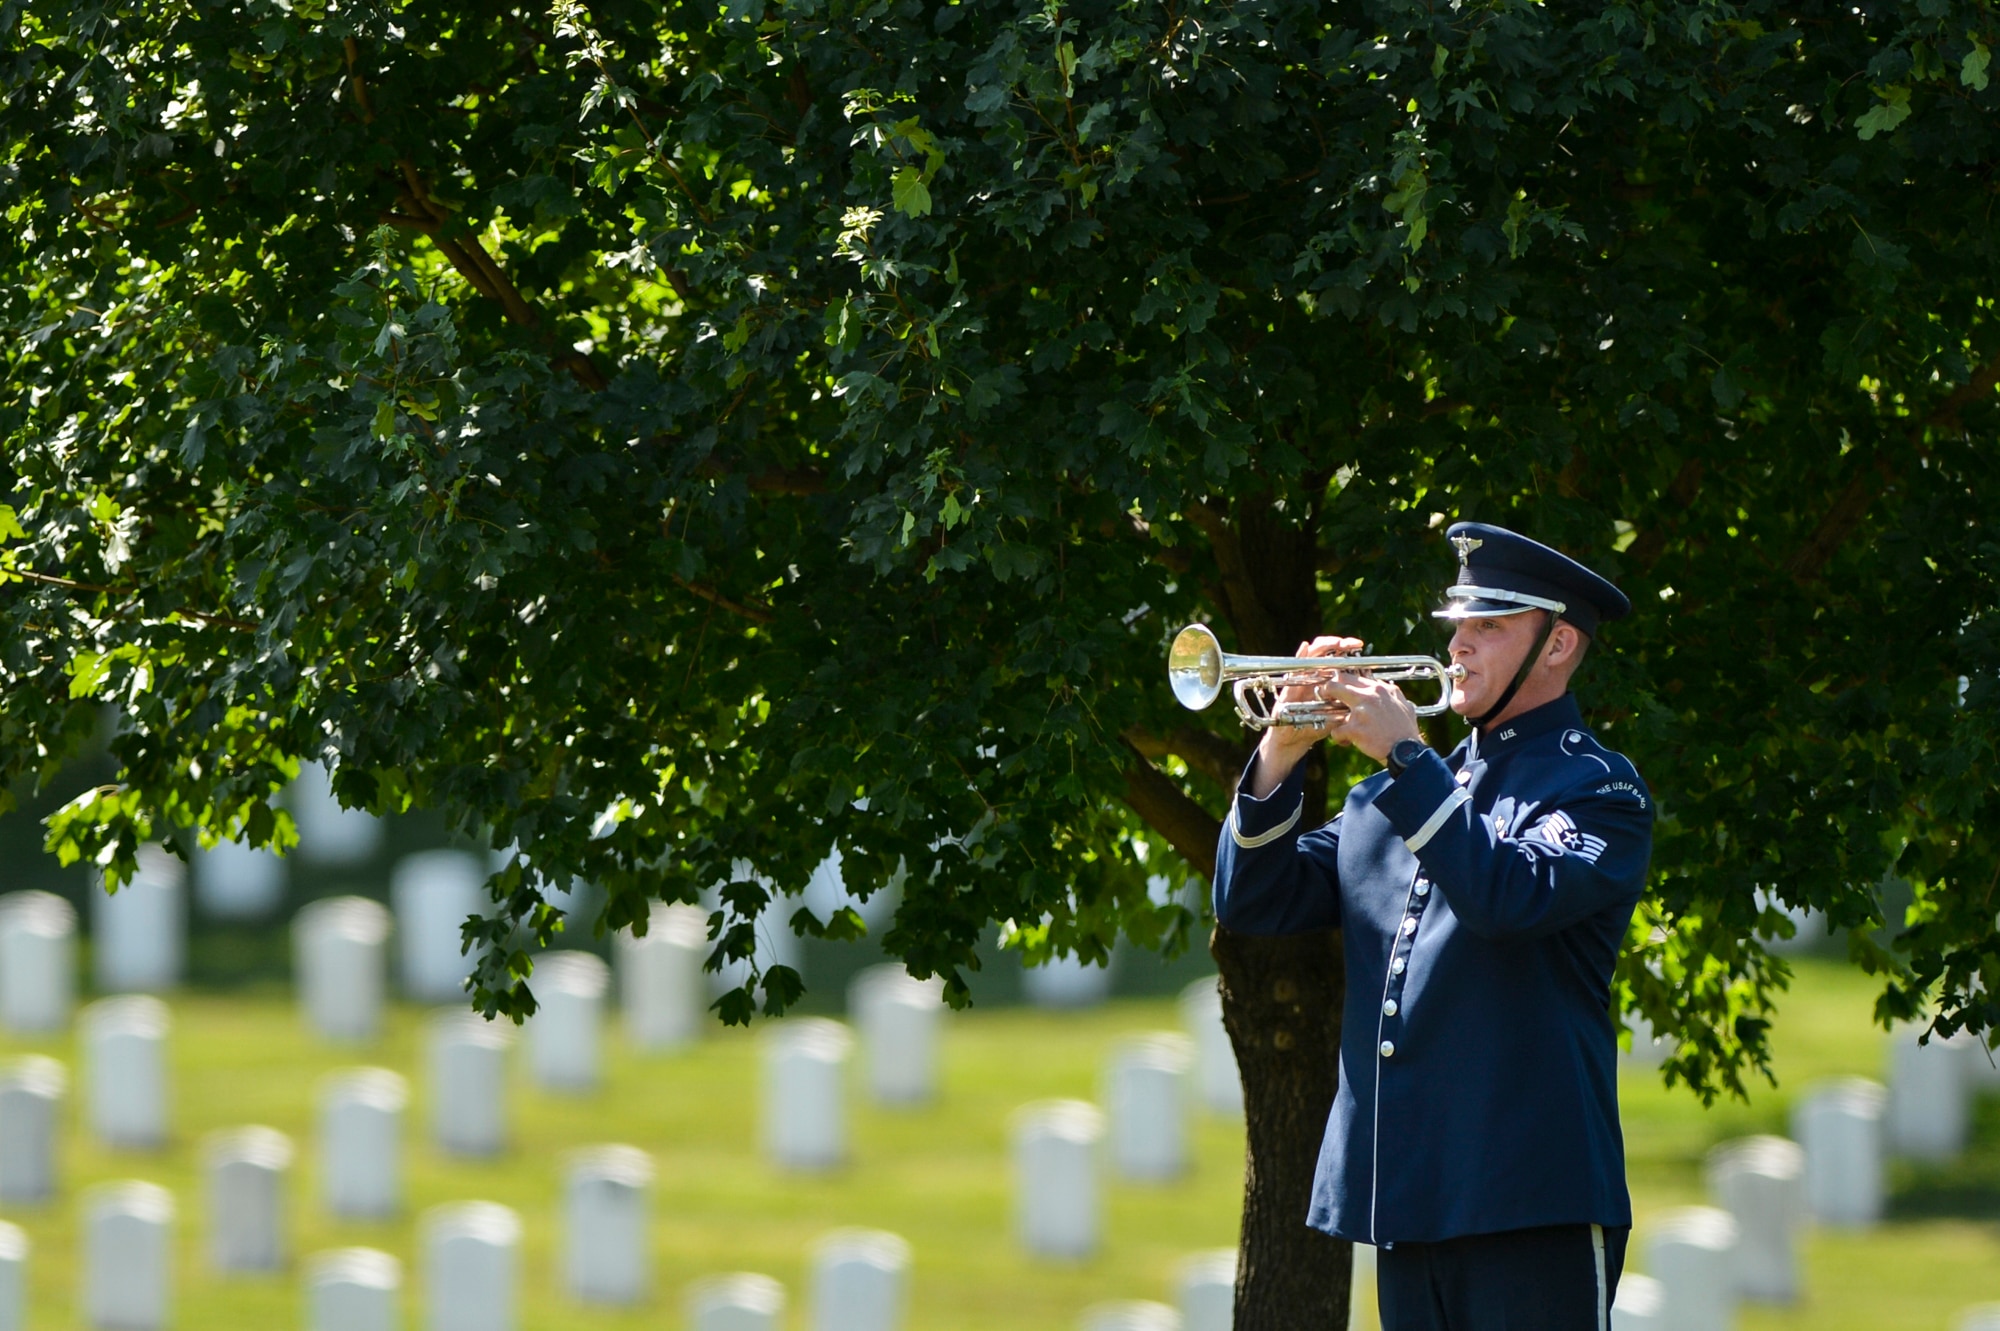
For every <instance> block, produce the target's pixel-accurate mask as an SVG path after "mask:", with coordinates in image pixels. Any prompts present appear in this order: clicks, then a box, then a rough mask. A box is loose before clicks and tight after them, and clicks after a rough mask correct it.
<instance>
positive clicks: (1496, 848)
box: [1215, 522, 1653, 1331]
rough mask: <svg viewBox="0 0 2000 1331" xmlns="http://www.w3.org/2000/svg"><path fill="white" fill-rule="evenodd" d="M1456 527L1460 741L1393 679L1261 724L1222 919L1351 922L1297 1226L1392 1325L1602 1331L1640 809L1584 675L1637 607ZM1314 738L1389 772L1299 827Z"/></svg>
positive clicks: (1619, 1178) (1344, 679)
mask: <svg viewBox="0 0 2000 1331" xmlns="http://www.w3.org/2000/svg"><path fill="white" fill-rule="evenodd" d="M1446 534H1447V537H1448V538H1449V539H1450V541H1451V543H1452V545H1453V546H1454V547H1455V548H1456V550H1457V552H1458V556H1459V570H1458V577H1457V579H1456V580H1455V581H1454V583H1453V585H1452V586H1451V587H1450V588H1449V589H1447V591H1446V592H1445V604H1444V608H1443V609H1441V610H1439V611H1437V615H1438V617H1440V618H1443V619H1448V620H1452V621H1455V624H1456V628H1455V631H1454V633H1453V635H1452V639H1451V648H1450V655H1451V661H1452V663H1453V664H1454V665H1457V666H1462V667H1463V668H1464V674H1463V675H1462V676H1461V677H1460V678H1459V679H1458V680H1457V681H1456V683H1455V684H1454V686H1453V689H1452V695H1451V710H1453V711H1455V712H1457V713H1458V714H1459V715H1461V716H1463V717H1465V718H1467V719H1468V720H1469V721H1470V722H1471V723H1472V726H1473V730H1472V733H1471V734H1470V735H1469V736H1467V737H1466V739H1465V741H1464V742H1463V743H1461V744H1460V745H1459V746H1458V747H1457V748H1456V749H1454V750H1453V751H1452V753H1451V754H1450V755H1449V756H1448V757H1441V756H1439V755H1438V754H1437V753H1435V752H1434V751H1432V750H1431V749H1430V748H1428V747H1426V746H1425V744H1424V743H1423V741H1422V739H1421V738H1420V737H1419V732H1418V728H1417V718H1416V713H1415V710H1414V708H1413V707H1412V706H1411V704H1410V702H1409V701H1408V700H1407V699H1406V698H1405V697H1404V696H1403V694H1402V692H1401V691H1400V690H1399V689H1398V688H1396V686H1395V685H1394V684H1391V683H1386V682H1383V681H1380V680H1376V679H1373V678H1370V677H1368V676H1367V675H1362V674H1356V673H1345V674H1343V673H1340V672H1338V671H1330V672H1329V673H1328V674H1327V676H1326V677H1325V678H1324V680H1323V681H1320V682H1317V683H1312V684H1296V683H1295V684H1294V685H1293V686H1292V687H1291V688H1289V689H1288V690H1287V691H1286V697H1285V700H1286V701H1289V702H1302V701H1304V702H1309V701H1312V700H1313V699H1315V698H1317V699H1318V700H1320V701H1323V702H1326V703H1330V704H1333V706H1332V707H1331V709H1330V715H1328V716H1326V717H1325V718H1324V720H1325V724H1324V725H1323V726H1319V727H1306V726H1273V727H1272V728H1270V729H1268V730H1266V731H1265V732H1264V737H1263V740H1262V741H1261V743H1260V744H1259V745H1258V748H1257V753H1256V755H1255V756H1254V757H1253V758H1252V759H1251V762H1250V765H1249V768H1248V769H1247V770H1246V771H1245V772H1244V775H1243V779H1242V782H1241V784H1240V785H1239V787H1238V790H1237V794H1236V799H1235V804H1234V807H1233V809H1232V810H1231V812H1230V816H1229V818H1228V820H1227V822H1226V823H1225V830H1224V832H1223V836H1222V839H1221V846H1220V853H1219V854H1218V855H1217V857H1216V878H1215V913H1216V918H1217V920H1218V921H1220V922H1221V923H1222V924H1224V925H1226V926H1227V927H1229V928H1230V929H1233V930H1236V931H1237V932H1239V933H1246V934H1284V933H1297V932H1304V931H1308V930H1316V929H1330V928H1338V929H1340V930H1341V931H1342V945H1343V948H1344V950H1345V956H1346V967H1347V1001H1346V1006H1345V1008H1344V1010H1343V1013H1342V1024H1341V1049H1340V1089H1339V1092H1338V1094H1337V1096H1336V1098H1335V1101H1334V1107H1333V1113H1332V1116H1331V1118H1330V1119H1329V1121H1328V1123H1327V1129H1326V1137H1325V1140H1324V1142H1323V1143H1322V1145H1321V1148H1320V1157H1319V1167H1318V1171H1317V1173H1316V1176H1315V1178H1314V1182H1313V1203H1312V1211H1311V1214H1310V1215H1309V1216H1307V1217H1306V1220H1307V1223H1308V1224H1311V1225H1313V1226H1314V1227H1315V1228H1318V1229H1321V1230H1324V1231H1326V1232H1327V1233H1329V1234H1334V1235H1337V1236H1338V1237H1340V1238H1344V1239H1351V1240H1353V1241H1354V1242H1357V1243H1371V1244H1374V1245H1376V1246H1377V1247H1378V1248H1379V1249H1380V1255H1379V1260H1378V1265H1377V1281H1378V1287H1377V1288H1378V1298H1379V1302H1380V1308H1381V1316H1382V1326H1383V1328H1384V1331H1503V1329H1505V1331H1519V1329H1522V1328H1533V1329H1534V1331H1608V1328H1609V1326H1610V1308H1611V1300H1612V1297H1613V1295H1614V1293H1615V1292H1616V1288H1617V1283H1618V1276H1619V1272H1620V1271H1621V1269H1622V1267H1623V1264H1624V1254H1625V1241H1626V1238H1627V1236H1628V1235H1629V1233H1630V1231H1631V1224H1632V1209H1631V1200H1630V1198H1629V1197H1628V1196H1627V1194H1626V1190H1625V1160H1624V1141H1623V1138H1622V1136H1621V1134H1620V1131H1619V1125H1618V1099H1617V1044H1616V1027H1615V1026H1614V1024H1613V1021H1612V1017H1611V1014H1610V1002H1611V994H1610V984H1611V975H1612V968H1613V966H1614V965H1615V963H1616V961H1617V959H1618V950H1619V947H1620V945H1621V943H1622V942H1623V939H1624V936H1625V930H1626V926H1627V925H1628V923H1629V922H1630V920H1631V916H1632V911H1633V907H1634V906H1635V905H1636V904H1637V902H1638V900H1639V896H1640V893H1641V891H1642V890H1643V889H1644V887H1645V881H1646V865H1647V860H1648V858H1649V857H1650V855H1651V852H1652V825H1653V803H1652V797H1651V795H1650V794H1649V792H1648V791H1647V789H1646V785H1645V783H1644V782H1643V781H1641V780H1640V778H1639V774H1638V772H1637V770H1635V769H1634V768H1633V766H1632V764H1631V763H1630V762H1628V761H1626V759H1625V758H1624V757H1623V756H1621V755H1619V754H1616V753H1613V752H1611V751H1610V750H1608V749H1606V748H1605V747H1604V746H1603V745H1601V744H1599V743H1598V742H1597V740H1596V738H1595V737H1594V736H1593V735H1592V734H1591V733H1590V731H1589V729H1588V728H1587V727H1586V726H1585V725H1584V723H1583V719H1582V716H1581V714H1580V713H1579V712H1578V710H1577V706H1576V703H1575V701H1574V700H1573V699H1572V697H1571V696H1570V693H1569V681H1570V677H1571V676H1572V675H1573V674H1574V673H1575V672H1576V669H1577V666H1578V665H1579V664H1580V663H1581V661H1582V660H1583V657H1584V653H1585V651H1586V649H1587V648H1588V647H1589V645H1590V642H1591V640H1592V638H1593V637H1595V635H1596V634H1597V632H1598V627H1599V625H1600V624H1602V623H1604V622H1606V621H1609V620H1614V619H1618V618H1621V617H1622V616H1624V615H1625V614H1627V613H1628V612H1629V611H1630V610H1631V603H1630V602H1629V601H1627V600H1626V598H1625V597H1624V595H1623V594H1622V593H1620V592H1619V591H1618V589H1617V588H1616V587H1614V586H1612V585H1611V584H1610V583H1609V582H1607V581H1606V580H1605V579H1603V578H1601V577H1599V576H1598V575H1597V574H1595V573H1593V572H1591V571H1590V570H1589V569H1587V568H1585V567H1584V566H1583V565H1581V564H1579V563H1577V562H1576V561H1575V560H1572V559H1570V558H1568V557H1567V556H1565V555H1563V554H1561V553H1559V552H1557V551H1555V550H1552V549H1550V548H1549V547H1547V546H1544V545H1541V544H1539V543H1537V542H1535V541H1531V540H1529V539H1527V538H1526V537H1523V536H1519V535H1516V534H1515V533H1513V532H1510V531H1506V530H1504V529H1502V528H1499V527H1493V526H1487V525H1484V524H1480V523H1469V522H1461V523H1458V524H1456V525H1454V526H1453V527H1452V528H1451V529H1450V530H1449V531H1448V532H1447V533H1446ZM1360 650H1361V643H1360V642H1359V641H1357V640H1355V639H1352V638H1334V637H1322V638H1317V639H1315V640H1314V641H1312V642H1311V643H1309V644H1305V645H1302V646H1301V648H1300V653H1301V655H1305V656H1314V657H1331V658H1337V657H1339V656H1342V655H1352V654H1354V653H1357V652H1359V651H1360ZM1322 739H1331V740H1332V741H1334V742H1335V743H1337V744H1347V745H1351V746H1352V747H1354V748H1356V749H1358V750H1360V751H1361V752H1363V753H1365V754H1367V755H1368V756H1369V757H1371V758H1373V759H1375V760H1376V761H1377V762H1380V763H1382V764H1384V770H1383V771H1381V772H1378V773H1376V774H1375V775H1373V776H1370V777H1368V778H1366V779H1365V780H1363V781H1361V782H1359V783H1358V784H1356V785H1355V786H1354V788H1353V789H1352V790H1351V791H1349V792H1348V796H1347V800H1346V804H1345V807H1344V808H1343V809H1342V810H1341V812H1340V813H1339V814H1337V815H1336V816H1335V817H1334V819H1333V821H1332V822H1330V823H1328V824H1326V825H1325V826H1324V827H1319V828H1315V829H1313V830H1311V831H1306V832H1301V831H1300V829H1299V827H1298V823H1299V818H1300V815H1301V813H1302V812H1303V809H1304V793H1303V791H1304V775H1303V766H1304V764H1303V761H1302V760H1303V759H1304V757H1305V755H1306V752H1307V750H1309V749H1310V748H1311V747H1312V746H1313V745H1314V744H1316V743H1318V742H1319V741H1320V740H1322Z"/></svg>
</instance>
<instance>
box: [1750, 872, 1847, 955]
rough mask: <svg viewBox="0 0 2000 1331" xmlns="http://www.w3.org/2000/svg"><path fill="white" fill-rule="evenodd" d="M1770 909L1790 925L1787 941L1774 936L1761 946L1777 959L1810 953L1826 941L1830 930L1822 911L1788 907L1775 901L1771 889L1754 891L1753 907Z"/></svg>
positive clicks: (1806, 907) (1802, 907) (1776, 899)
mask: <svg viewBox="0 0 2000 1331" xmlns="http://www.w3.org/2000/svg"><path fill="white" fill-rule="evenodd" d="M1773 906H1775V907H1777V908H1778V909H1779V910H1780V911H1782V912H1784V915H1785V918H1786V919H1788V920H1790V921H1791V922H1792V928H1793V933H1792V936H1791V937H1790V938H1779V937H1778V936H1777V935H1776V934H1772V935H1771V936H1769V937H1767V938H1765V939H1764V947H1765V949H1766V950H1767V951H1770V952H1775V953H1777V954H1778V955H1779V956H1796V955H1798V954H1800V953H1804V952H1810V951H1812V950H1813V949H1814V948H1815V947H1817V946H1819V945H1820V944H1821V943H1824V942H1825V941H1826V940H1827V936H1828V934H1829V933H1830V932H1831V930H1830V928H1829V926H1828V924H1827V919H1826V915H1825V914H1824V913H1823V912H1820V911H1816V910H1814V909H1813V908H1812V907H1810V906H1799V905H1788V904H1786V903H1784V902H1781V901H1779V900H1778V898H1777V896H1776V894H1775V893H1773V892H1772V891H1771V889H1769V888H1767V887H1760V888H1758V889H1757V908H1758V909H1759V910H1768V909H1770V908H1771V907H1773Z"/></svg>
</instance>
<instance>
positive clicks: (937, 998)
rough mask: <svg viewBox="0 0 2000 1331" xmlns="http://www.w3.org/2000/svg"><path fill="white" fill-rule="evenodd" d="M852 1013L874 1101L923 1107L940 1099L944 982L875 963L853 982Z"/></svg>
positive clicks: (849, 993)
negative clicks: (938, 1095) (939, 1028)
mask: <svg viewBox="0 0 2000 1331" xmlns="http://www.w3.org/2000/svg"><path fill="white" fill-rule="evenodd" d="M847 1011H848V1014H849V1016H851V1017H852V1018H853V1021H854V1025H855V1029H856V1031H857V1032H858V1033H859V1035H860V1037H861V1058H862V1065H863V1068H864V1070H865V1073H866V1078H867V1083H868V1096H869V1098H870V1099H871V1100H873V1101H874V1102H875V1103H876V1104H879V1105H923V1104H929V1103H930V1102H931V1101H933V1100H935V1099H936V1098H937V1089H938V1027H939V1025H940V1023H941V1022H942V1021H943V1018H944V1013H945V1006H944V981H942V980H938V979H930V980H919V979H915V978H914V977H912V976H911V975H910V973H909V971H907V970H905V969H904V968H903V967H902V966H901V965H900V964H896V963H893V962H892V963H890V964H888V965H883V966H870V967H869V968H868V969H867V970H864V971H862V972H861V973H860V974H859V975H857V976H855V977H854V981H853V983H851V984H850V985H848V987H847Z"/></svg>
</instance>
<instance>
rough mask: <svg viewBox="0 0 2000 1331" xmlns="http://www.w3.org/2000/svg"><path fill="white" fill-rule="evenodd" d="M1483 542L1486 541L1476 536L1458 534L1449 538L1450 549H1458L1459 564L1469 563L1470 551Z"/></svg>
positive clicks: (1470, 558)
mask: <svg viewBox="0 0 2000 1331" xmlns="http://www.w3.org/2000/svg"><path fill="white" fill-rule="evenodd" d="M1484 544H1486V542H1484V541H1482V540H1480V539H1479V538H1478V537H1477V536H1464V535H1460V536H1454V537H1452V538H1451V546H1452V549H1454V550H1456V551H1458V562H1459V563H1461V564H1465V563H1470V562H1471V560H1472V552H1473V551H1474V550H1477V549H1478V548H1479V547H1480V546H1482V545H1484Z"/></svg>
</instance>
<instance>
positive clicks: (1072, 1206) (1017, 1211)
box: [1014, 1100, 1104, 1259]
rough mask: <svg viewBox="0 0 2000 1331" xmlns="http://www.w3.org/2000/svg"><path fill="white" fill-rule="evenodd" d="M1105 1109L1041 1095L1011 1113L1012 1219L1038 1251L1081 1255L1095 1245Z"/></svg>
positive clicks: (1039, 1253) (1018, 1232)
mask: <svg viewBox="0 0 2000 1331" xmlns="http://www.w3.org/2000/svg"><path fill="white" fill-rule="evenodd" d="M1103 1140H1104V1115H1102V1114H1100V1113H1099V1112H1098V1111H1097V1108H1096V1106H1094V1105H1088V1104H1085V1103H1084V1102H1083V1101H1081V1100H1044V1101H1040V1102H1038V1103H1036V1104H1031V1105H1028V1106H1026V1107H1024V1108H1023V1109H1021V1110H1020V1111H1019V1112H1018V1113H1017V1114H1016V1115H1015V1116H1014V1223H1015V1233H1016V1235H1017V1236H1018V1237H1019V1239H1020V1241H1021V1246H1022V1247H1024V1248H1026V1249H1027V1250H1028V1251H1029V1252H1030V1253H1032V1254H1034V1255H1035V1256H1037V1257H1060V1258H1074V1259H1080V1258H1084V1257H1089V1256H1090V1255H1091V1254H1093V1253H1095V1252H1096V1251H1097V1241H1098V1233H1099V1231H1100V1229H1101V1218H1100V1211H1101V1209H1102V1201H1101V1200H1100V1198H1099V1196H1098V1186H1097V1151H1098V1144H1099V1143H1100V1142H1102V1141H1103Z"/></svg>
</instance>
